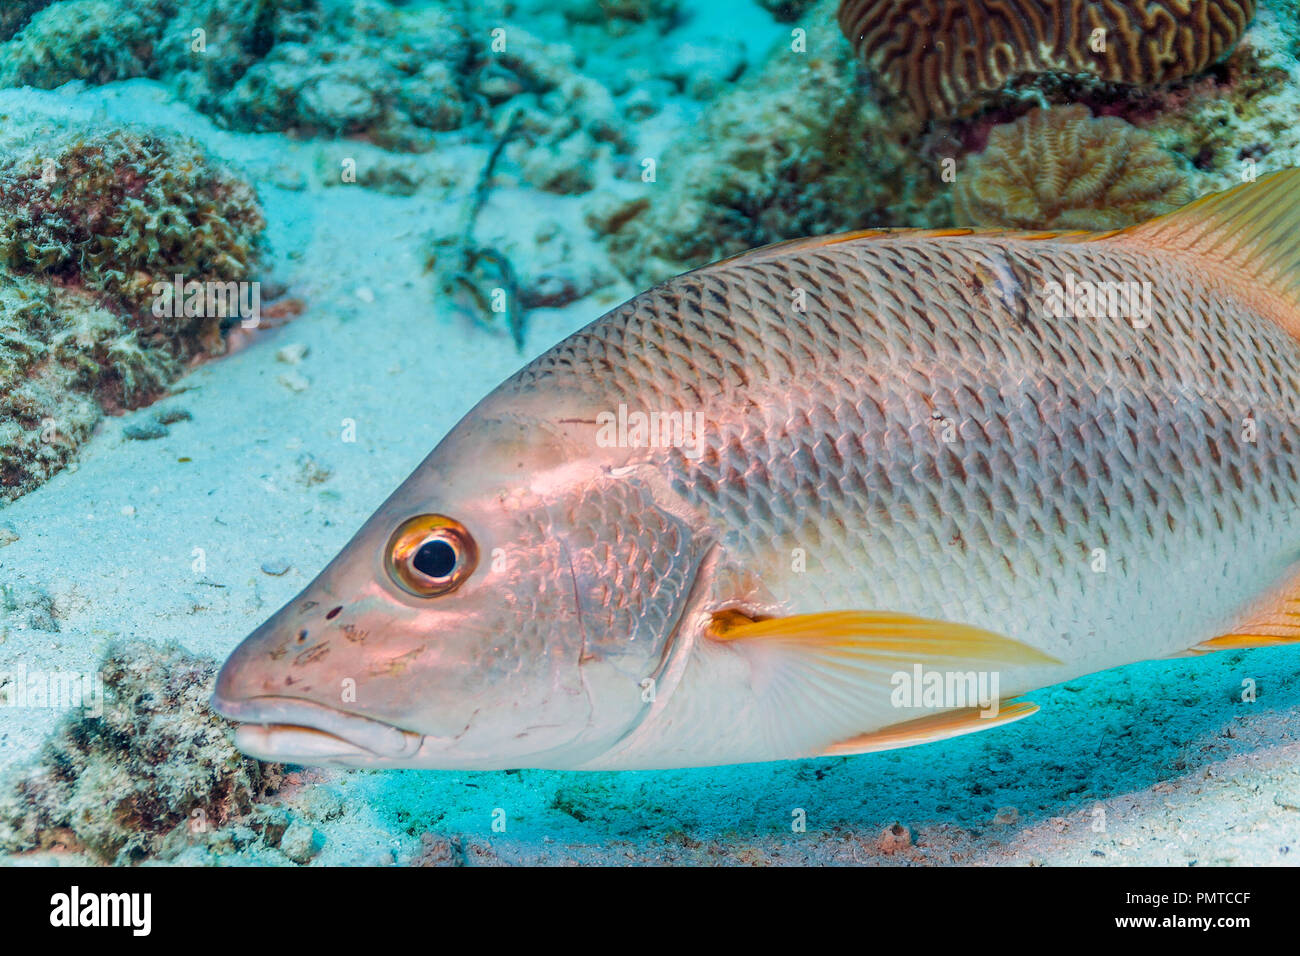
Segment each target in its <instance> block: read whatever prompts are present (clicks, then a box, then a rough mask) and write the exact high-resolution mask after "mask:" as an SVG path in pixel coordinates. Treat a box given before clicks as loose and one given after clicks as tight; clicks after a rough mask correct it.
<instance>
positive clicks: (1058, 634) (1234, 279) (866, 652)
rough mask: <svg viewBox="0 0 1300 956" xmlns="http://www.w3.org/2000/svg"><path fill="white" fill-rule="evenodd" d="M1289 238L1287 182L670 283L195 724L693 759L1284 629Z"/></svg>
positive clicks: (346, 567)
mask: <svg viewBox="0 0 1300 956" xmlns="http://www.w3.org/2000/svg"><path fill="white" fill-rule="evenodd" d="M1297 230H1300V170H1291V171H1287V172H1285V173H1282V174H1279V175H1278V176H1276V177H1274V178H1272V179H1271V180H1269V181H1267V182H1261V183H1258V184H1254V185H1252V186H1248V187H1245V188H1243V189H1240V190H1237V191H1234V192H1232V193H1228V194H1224V195H1222V196H1219V197H1214V198H1212V199H1210V200H1203V201H1201V202H1200V203H1197V204H1194V205H1193V206H1192V207H1189V208H1188V209H1186V210H1184V211H1182V212H1179V213H1176V214H1174V215H1173V216H1170V217H1166V218H1165V219H1162V220H1156V221H1155V222H1153V223H1148V224H1145V225H1143V226H1140V227H1135V228H1134V229H1131V230H1124V231H1121V232H1118V233H1113V234H1106V235H1095V234H1070V235H1042V236H1029V235H1024V234H989V233H975V232H969V231H962V230H948V231H944V232H901V233H863V234H852V235H847V236H838V237H830V238H824V239H815V240H804V241H799V242H795V243H786V244H782V245H779V246H775V247H770V248H767V249H762V250H757V251H755V252H751V253H747V254H745V255H743V256H739V257H736V258H733V259H730V260H725V261H723V262H720V263H716V264H714V265H712V266H708V267H705V268H703V269H699V270H696V271H694V272H691V273H688V274H686V275H683V276H679V277H678V278H676V279H674V280H671V281H669V282H667V283H665V284H663V285H661V286H659V287H657V288H655V289H652V290H650V291H648V292H646V293H644V294H642V295H640V296H637V297H636V298H634V299H632V300H631V301H629V302H628V303H626V304H624V305H623V306H620V307H619V308H617V309H615V310H614V311H612V312H610V313H609V314H607V315H605V316H604V317H602V318H600V319H598V320H597V321H596V322H594V323H593V324H592V325H590V326H588V327H587V328H585V329H583V330H582V331H580V332H578V333H576V334H575V335H573V336H571V337H570V338H568V339H566V340H564V341H563V342H561V343H560V344H559V345H557V346H556V347H555V348H553V349H552V350H550V351H549V352H547V353H545V354H544V355H542V356H541V357H540V358H538V359H537V360H535V361H534V362H532V363H531V364H530V365H528V366H526V367H525V368H524V369H523V370H522V371H520V372H519V373H517V374H516V375H515V376H514V377H513V378H511V379H510V380H508V381H507V382H505V383H504V384H502V385H501V386H500V387H499V388H498V389H497V390H496V391H494V392H493V393H492V394H490V395H489V396H488V397H487V398H485V399H484V400H483V401H482V402H481V403H480V404H479V405H478V406H477V407H476V408H475V409H474V410H473V411H472V412H471V413H470V414H469V415H468V416H466V418H465V419H464V420H462V421H461V423H460V424H459V425H457V426H456V428H455V429H453V431H452V432H451V433H450V434H449V435H448V436H447V437H446V439H444V441H443V442H442V443H441V444H440V445H439V446H438V447H437V448H436V449H435V450H434V451H433V453H432V454H431V455H430V456H429V457H428V458H427V459H426V460H425V462H424V463H422V464H421V465H420V467H419V468H418V469H417V470H416V471H415V473H414V474H412V476H411V477H410V478H409V479H408V480H407V481H406V482H405V483H404V484H403V485H402V486H401V487H400V488H399V489H398V490H397V491H396V492H395V493H394V494H393V496H392V497H390V498H389V499H388V501H387V502H385V504H384V505H383V506H381V508H380V509H379V510H378V511H377V512H376V514H375V515H374V516H373V517H372V518H371V519H370V520H369V521H368V522H367V524H366V525H365V526H364V527H363V528H362V529H361V531H360V532H359V533H358V534H357V536H356V537H355V538H354V539H353V541H352V542H351V543H349V545H348V546H347V547H346V548H345V549H344V550H343V552H342V553H341V554H340V555H339V556H338V557H337V558H335V560H334V561H333V562H332V563H331V564H330V565H329V566H328V567H327V568H326V569H325V571H323V572H322V574H321V576H320V577H319V578H318V579H317V580H316V581H314V582H313V583H312V584H311V585H310V586H309V587H308V588H307V589H306V590H305V591H304V592H303V593H302V594H301V595H299V596H298V597H297V598H295V599H294V601H292V602H290V603H289V604H288V605H287V606H286V607H285V608H284V609H282V610H281V611H280V612H279V613H278V614H277V615H276V616H275V617H273V618H272V619H271V620H270V621H268V622H267V623H266V624H265V625H264V626H263V627H262V628H260V629H259V630H258V631H257V632H255V633H254V634H253V635H252V636H250V637H249V638H248V639H247V640H246V641H245V642H244V644H242V645H241V646H240V647H239V648H238V649H237V650H236V651H235V653H234V654H233V655H232V656H231V658H230V660H229V661H228V662H227V664H226V666H225V668H224V669H223V671H222V673H221V675H220V678H219V680H218V685H217V692H216V695H215V696H214V703H215V705H216V707H217V709H218V710H219V711H221V712H222V713H224V714H226V715H227V716H228V717H231V718H232V719H235V720H239V721H241V722H242V725H241V727H240V729H239V731H238V735H237V742H238V743H239V744H240V746H241V747H243V748H244V749H245V750H246V751H247V752H249V753H251V754H253V755H255V756H261V757H265V758H268V759H286V760H292V761H294V762H300V763H304V762H306V763H311V762H319V763H336V764H342V765H348V766H420V767H454V768H465V769H473V768H501V767H517V766H534V767H555V768H582V769H609V768H647V767H668V766H691V765H710V764H726V763H739V762H748V761H762V760H778V759H792V758H799V757H809V756H817V755H822V754H835V753H856V752H863V751H867V750H875V749H884V748H888V747H894V746H905V745H908V744H913V743H921V742H925V741H928V740H936V739H942V738H944V737H948V736H952V735H955V734H960V733H968V732H972V731H975V730H981V729H986V728H988V727H992V726H997V725H998V724H1000V723H1005V722H1006V721H1007V720H1011V719H1018V718H1019V717H1022V716H1026V715H1027V714H1028V713H1031V712H1032V710H1033V707H1032V705H1028V704H1025V703H1023V702H1017V701H1015V700H1014V698H1016V697H1017V696H1018V695H1020V694H1023V693H1026V692H1028V691H1030V690H1033V689H1035V688H1038V687H1042V686H1045V685H1047V684H1051V683H1055V682H1059V681H1062V680H1068V679H1070V678H1073V677H1077V676H1079V675H1082V674H1087V673H1091V672H1094V671H1098V670H1103V669H1106V668H1110V667H1114V666H1118V665H1122V664H1126V663H1131V662H1133V661H1137V660H1143V659H1149V658H1157V657H1165V656H1170V655H1174V654H1179V653H1185V652H1188V651H1196V650H1202V651H1206V650H1214V649H1218V648H1221V647H1228V646H1231V647H1249V646H1258V645H1260V644H1267V643H1279V642H1287V641H1291V640H1294V639H1296V638H1297V637H1300V633H1297V631H1296V629H1295V628H1294V626H1293V625H1292V624H1291V623H1290V622H1291V621H1292V620H1294V619H1296V618H1297V617H1298V616H1297V615H1296V614H1295V608H1294V606H1293V604H1292V600H1293V596H1294V594H1295V593H1296V592H1297V591H1298V590H1300V582H1296V581H1295V580H1294V578H1295V574H1296V570H1297V561H1298V560H1300V475H1298V474H1297V465H1298V464H1300V413H1297V412H1296V411H1295V395H1296V394H1297V391H1298V390H1300V345H1298V344H1297V339H1296V334H1297V331H1300V252H1297V248H1298V247H1297V243H1296V240H1295V238H1294V237H1295V235H1296V233H1297ZM412 562H415V564H417V565H420V567H423V568H424V569H425V571H430V572H439V573H435V574H433V575H432V576H430V575H428V574H425V573H424V571H420V570H419V569H418V568H417V569H415V570H412V567H413V566H414V565H412ZM444 571H445V572H446V574H442V573H441V572H444ZM932 677H933V678H934V679H933V680H931V678H932ZM909 682H910V685H909ZM964 682H966V683H964ZM921 685H925V686H926V687H929V688H930V689H935V687H936V685H938V686H939V688H940V692H938V693H937V695H936V696H935V697H933V698H928V697H925V695H923V694H922V693H921V689H922V687H921ZM963 686H965V688H966V693H964V695H963V694H962V693H961V691H962V688H963ZM977 686H978V687H979V688H980V694H979V699H978V700H976V696H975V691H974V688H975V687H977ZM945 687H946V691H947V696H945V695H944V692H943V688H945ZM903 690H906V691H907V693H902V691H903ZM954 690H955V691H956V692H957V697H956V698H955V697H954V696H953V692H954ZM923 697H925V699H924V700H923V699H922V698H923ZM958 698H960V699H958Z"/></svg>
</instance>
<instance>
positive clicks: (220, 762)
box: [0, 641, 282, 863]
mask: <svg viewBox="0 0 1300 956" xmlns="http://www.w3.org/2000/svg"><path fill="white" fill-rule="evenodd" d="M215 671H216V662H215V661H209V660H205V659H202V658H198V657H194V656H193V655H191V654H189V653H188V652H187V651H185V650H184V649H182V648H180V647H177V646H175V645H172V646H169V647H165V648H158V647H156V646H154V645H152V644H149V643H145V642H139V641H137V642H132V643H127V644H120V645H114V646H112V647H111V648H110V649H109V650H108V653H107V655H106V656H105V658H104V660H103V662H102V663H101V665H100V673H101V674H102V678H103V682H104V687H105V690H106V696H105V702H104V706H103V713H102V714H99V715H96V714H94V713H93V710H87V712H86V713H83V714H82V715H79V716H74V717H72V718H70V719H69V720H68V721H67V722H66V723H65V724H64V726H63V728H62V729H61V730H60V731H59V733H57V734H56V735H55V736H54V737H53V738H51V739H50V740H49V741H47V743H46V745H45V748H44V751H43V753H42V754H41V757H40V759H39V761H38V762H37V763H36V764H35V766H33V767H31V768H29V769H28V770H27V771H26V772H25V773H22V774H20V775H18V776H17V778H16V780H15V781H14V782H13V783H12V784H11V786H10V787H9V788H8V789H7V790H6V791H5V792H4V793H3V794H0V849H4V850H5V851H7V852H16V851H21V850H30V849H36V848H44V849H48V848H52V847H56V846H62V847H64V848H67V849H74V850H84V851H86V852H89V853H90V854H92V855H93V856H94V857H96V858H97V859H100V860H103V861H106V862H117V863H131V862H136V861H139V860H142V859H144V858H147V857H149V856H152V855H154V854H156V853H158V852H159V851H161V850H162V849H163V848H164V847H165V846H166V845H167V844H168V843H169V842H171V843H174V842H175V841H176V840H177V839H178V837H180V839H181V841H182V842H184V841H185V839H186V838H185V837H184V836H183V835H184V834H185V833H187V832H191V833H198V834H202V833H206V832H208V831H209V830H211V829H215V828H217V827H220V826H224V825H225V824H227V823H228V822H230V821H232V820H234V819H236V818H238V817H241V816H243V815H245V814H248V813H249V812H250V810H252V809H253V807H254V804H255V802H256V801H258V800H260V799H262V798H263V797H264V796H266V795H267V794H269V793H271V792H274V791H275V790H276V789H277V788H278V787H279V785H280V780H281V776H282V768H281V767H280V766H279V765H278V764H263V763H258V762H257V761H255V760H251V759H249V758H247V757H244V756H243V755H242V754H240V753H239V752H238V751H237V750H235V748H234V746H233V745H232V744H231V742H230V740H229V734H228V728H227V726H226V724H225V723H224V721H222V720H221V719H220V718H219V717H217V716H216V715H215V714H213V713H212V712H211V711H210V710H209V709H208V707H207V696H208V694H209V693H210V692H211V684H212V679H213V676H214V674H215Z"/></svg>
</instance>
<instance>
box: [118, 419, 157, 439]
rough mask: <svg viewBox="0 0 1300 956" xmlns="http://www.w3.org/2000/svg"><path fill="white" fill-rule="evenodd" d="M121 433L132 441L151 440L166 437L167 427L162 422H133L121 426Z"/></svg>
mask: <svg viewBox="0 0 1300 956" xmlns="http://www.w3.org/2000/svg"><path fill="white" fill-rule="evenodd" d="M122 434H123V435H124V436H125V437H127V438H130V439H131V440H132V441H153V440H154V439H157V438H166V437H167V435H168V429H167V426H166V425H164V424H163V423H162V422H156V421H155V422H135V423H134V424H131V425H127V426H126V427H125V428H123V429H122Z"/></svg>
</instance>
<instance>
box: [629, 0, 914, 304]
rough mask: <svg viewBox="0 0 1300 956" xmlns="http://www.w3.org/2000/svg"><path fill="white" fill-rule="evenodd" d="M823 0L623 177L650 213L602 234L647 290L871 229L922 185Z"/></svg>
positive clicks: (829, 2)
mask: <svg viewBox="0 0 1300 956" xmlns="http://www.w3.org/2000/svg"><path fill="white" fill-rule="evenodd" d="M834 11H835V3H834V2H833V0H823V2H822V3H820V4H819V5H818V6H817V7H816V8H815V9H814V10H812V11H811V12H810V13H809V14H808V17H807V19H806V21H805V22H806V24H807V29H806V34H805V33H803V32H802V31H801V32H799V33H795V32H792V35H791V38H790V41H789V42H788V43H782V44H780V45H778V46H777V47H776V48H775V49H774V50H773V51H772V52H771V54H770V55H769V57H768V59H767V61H766V62H765V63H764V64H763V65H762V66H761V67H760V68H759V69H757V70H752V71H750V72H749V73H747V74H746V75H745V77H744V78H743V79H742V80H741V82H740V83H739V84H737V85H736V86H735V88H734V89H732V90H731V91H730V92H728V93H726V94H725V95H723V96H721V97H719V98H718V99H717V100H716V101H715V102H714V103H713V104H711V105H710V106H709V108H708V110H707V112H706V113H705V114H704V116H703V117H702V119H701V121H700V122H699V123H698V124H697V125H696V126H695V127H694V128H693V129H692V130H691V131H690V132H689V133H688V134H687V135H686V137H685V138H683V139H682V140H679V141H678V142H676V143H674V144H672V146H671V147H670V148H669V149H666V150H665V151H664V152H663V155H661V156H652V157H645V158H644V159H643V160H642V161H641V163H640V165H639V167H637V168H636V169H635V170H634V171H633V173H632V176H630V177H629V178H640V179H641V180H642V182H644V187H643V189H644V195H645V196H646V197H647V198H648V199H649V208H648V209H647V210H646V211H645V212H644V213H643V214H640V215H637V216H635V217H633V218H631V219H630V220H628V221H627V222H626V223H625V224H624V225H622V227H621V228H620V229H618V231H617V232H614V233H613V234H612V235H611V236H610V237H609V248H610V253H611V255H612V257H613V258H614V260H615V262H616V263H617V264H618V265H619V267H620V268H621V269H622V270H623V271H624V272H625V273H626V275H627V276H628V278H629V279H630V280H631V281H632V282H633V283H634V284H636V285H645V284H648V283H650V282H654V281H658V280H661V279H664V278H667V277H669V276H671V275H674V274H676V273H679V272H683V271H685V270H687V269H690V268H694V267H696V266H699V265H703V264H704V263H706V262H711V261H713V260H715V259H719V258H722V257H724V256H727V255H732V254H735V253H738V252H741V251H744V250H745V249H750V248H753V247H755V246H761V245H765V244H767V243H770V242H775V241H778V240H782V239H794V238H799V237H801V236H808V235H820V234H824V233H830V232H837V231H843V230H846V229H854V228H861V227H866V226H869V225H880V224H883V223H887V222H889V221H890V219H891V213H890V210H891V209H892V208H893V207H895V206H898V205H899V204H901V203H904V202H906V201H909V196H910V195H911V193H913V192H915V191H918V190H920V191H924V190H926V189H932V187H931V186H930V183H929V180H928V179H927V178H926V174H925V173H924V171H923V170H922V169H920V168H918V167H917V165H916V163H915V160H914V156H915V151H914V150H907V149H904V147H903V146H902V145H900V144H899V143H897V142H896V141H894V140H892V139H890V134H889V132H888V123H887V122H885V121H884V119H883V118H882V116H881V114H880V112H879V110H878V108H877V107H876V106H874V104H873V103H872V102H871V98H870V96H869V95H868V91H867V89H866V87H865V86H864V85H863V84H862V83H861V82H860V80H859V79H858V77H857V74H856V71H855V69H854V66H853V63H852V51H851V50H850V49H849V48H848V45H847V44H846V43H845V42H844V39H843V37H841V36H840V34H839V30H838V28H837V27H836V26H835V22H834Z"/></svg>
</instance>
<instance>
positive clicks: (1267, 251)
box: [1115, 169, 1300, 333]
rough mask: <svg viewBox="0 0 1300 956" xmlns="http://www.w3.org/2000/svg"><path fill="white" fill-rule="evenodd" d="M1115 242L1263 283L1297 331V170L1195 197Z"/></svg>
mask: <svg viewBox="0 0 1300 956" xmlns="http://www.w3.org/2000/svg"><path fill="white" fill-rule="evenodd" d="M1115 241H1118V242H1125V241H1133V242H1136V243H1140V244H1142V245H1145V246H1150V247H1155V248H1160V249H1167V250H1170V251H1176V252H1182V253H1190V254H1192V255H1195V256H1198V257H1200V258H1203V259H1206V260H1208V261H1212V262H1217V263H1219V264H1221V265H1222V266H1226V267H1227V268H1228V270H1229V271H1230V272H1231V273H1232V274H1233V277H1234V278H1235V279H1237V280H1238V281H1240V282H1241V283H1242V284H1244V285H1246V286H1253V287H1256V288H1259V287H1263V288H1264V289H1266V290H1268V291H1269V292H1271V293H1273V294H1274V295H1276V296H1278V297H1279V298H1281V299H1282V300H1283V302H1284V303H1285V304H1286V305H1287V306H1289V307H1290V309H1291V311H1292V313H1293V316H1294V317H1293V318H1292V321H1291V322H1290V323H1289V324H1288V328H1290V330H1291V331H1292V332H1293V333H1297V332H1298V331H1300V169H1286V170H1283V171H1282V172H1280V173H1274V174H1273V175H1271V176H1268V177H1266V178H1264V179H1261V180H1260V181H1259V182H1256V183H1247V184H1246V185H1244V186H1238V187H1237V188H1236V189H1230V190H1228V191H1227V192H1222V193H1216V194H1214V195H1212V196H1206V197H1205V198H1203V199H1198V200H1197V201H1196V202H1194V203H1191V204H1190V205H1187V206H1184V207H1183V208H1182V209H1179V210H1178V211H1176V212H1172V213H1170V214H1169V215H1167V216H1161V217H1160V218H1159V219H1153V220H1151V221H1150V222H1144V223H1142V224H1140V225H1137V226H1133V227H1131V228H1129V229H1125V230H1124V231H1123V232H1121V233H1120V234H1119V235H1118V236H1116V237H1115Z"/></svg>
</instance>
